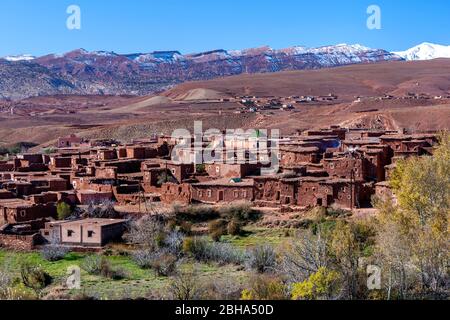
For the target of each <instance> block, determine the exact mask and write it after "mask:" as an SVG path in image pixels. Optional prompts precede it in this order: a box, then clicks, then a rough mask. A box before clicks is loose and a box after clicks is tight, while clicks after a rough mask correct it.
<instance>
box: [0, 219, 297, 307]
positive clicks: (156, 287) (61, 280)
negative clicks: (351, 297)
mask: <svg viewBox="0 0 450 320" xmlns="http://www.w3.org/2000/svg"><path fill="white" fill-rule="evenodd" d="M289 239H290V237H288V235H287V234H286V232H285V231H283V230H280V229H264V228H255V227H248V228H246V229H245V235H244V236H223V237H222V242H228V243H231V244H232V245H234V246H236V247H238V248H246V247H251V246H255V245H261V244H266V243H267V244H272V245H278V244H282V243H284V242H286V241H288V240H289ZM111 251H112V253H111V254H110V255H105V258H106V259H108V261H109V262H110V263H111V266H112V267H113V268H121V269H122V270H124V271H125V273H126V277H125V278H124V279H121V280H112V279H109V278H105V277H102V276H97V275H91V274H88V273H87V272H86V271H84V270H81V290H70V291H67V292H66V293H68V294H69V295H73V296H75V295H85V296H91V297H95V298H96V299H119V298H124V297H127V298H139V297H148V296H152V295H153V293H158V296H165V295H167V287H168V286H169V285H170V282H171V280H172V279H171V278H170V277H158V276H156V275H155V273H154V272H153V270H151V269H142V268H140V267H139V266H138V265H136V264H135V263H134V261H133V260H132V259H131V257H130V256H129V255H127V254H126V251H124V250H114V247H113V250H111ZM119 251H120V253H118V252H119ZM87 255H88V254H81V253H68V254H67V255H66V256H65V257H64V259H62V260H60V261H56V262H49V261H47V260H45V259H43V258H42V257H41V254H40V252H28V253H23V252H13V251H6V250H0V268H5V269H6V270H8V271H9V272H11V273H12V274H13V275H14V277H17V279H19V278H20V265H21V264H22V263H24V262H29V263H32V264H35V265H39V266H41V267H42V269H43V270H45V271H46V272H47V273H48V274H49V275H51V276H52V278H53V282H52V284H51V285H50V287H48V288H46V289H45V292H48V291H50V290H51V289H52V288H57V287H59V288H61V287H62V286H63V285H64V284H65V281H66V277H67V274H66V273H67V270H68V268H69V267H70V266H81V264H82V261H83V259H85V258H86V256H87ZM190 269H194V270H196V272H197V274H198V275H199V277H200V278H201V279H202V281H204V282H208V281H209V282H211V281H220V280H230V279H232V280H233V281H234V282H235V283H244V282H245V281H246V280H247V279H248V275H249V274H248V273H247V271H246V270H244V269H243V268H242V267H241V266H235V265H227V266H219V265H217V264H215V263H208V264H206V263H198V262H196V261H193V260H192V259H188V258H185V259H183V260H182V261H181V262H180V265H179V270H181V271H183V270H190ZM45 292H44V294H45Z"/></svg>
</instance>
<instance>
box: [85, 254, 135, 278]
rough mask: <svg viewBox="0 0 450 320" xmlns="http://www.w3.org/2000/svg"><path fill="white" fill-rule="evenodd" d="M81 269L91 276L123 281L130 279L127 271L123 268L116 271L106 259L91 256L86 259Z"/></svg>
mask: <svg viewBox="0 0 450 320" xmlns="http://www.w3.org/2000/svg"><path fill="white" fill-rule="evenodd" d="M81 268H82V269H83V270H84V271H86V272H87V273H89V274H92V275H96V276H102V277H105V278H110V279H113V280H121V279H124V278H127V277H128V274H127V272H126V270H124V269H122V268H116V269H114V268H113V267H112V266H111V263H110V262H109V261H108V259H106V258H105V257H101V256H98V255H90V256H87V257H86V258H84V260H83V262H82V263H81Z"/></svg>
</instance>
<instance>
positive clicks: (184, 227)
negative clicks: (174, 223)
mask: <svg viewBox="0 0 450 320" xmlns="http://www.w3.org/2000/svg"><path fill="white" fill-rule="evenodd" d="M180 231H181V232H183V233H184V234H185V235H190V234H191V232H192V223H190V222H188V221H182V222H181V223H180Z"/></svg>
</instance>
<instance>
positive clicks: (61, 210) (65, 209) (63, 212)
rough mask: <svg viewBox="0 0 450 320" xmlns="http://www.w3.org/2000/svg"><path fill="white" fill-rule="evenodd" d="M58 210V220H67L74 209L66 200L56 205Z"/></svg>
mask: <svg viewBox="0 0 450 320" xmlns="http://www.w3.org/2000/svg"><path fill="white" fill-rule="evenodd" d="M56 212H57V214H58V220H65V219H67V218H68V217H70V215H71V214H72V209H71V208H70V206H69V205H68V204H67V203H65V202H60V203H58V205H57V206H56Z"/></svg>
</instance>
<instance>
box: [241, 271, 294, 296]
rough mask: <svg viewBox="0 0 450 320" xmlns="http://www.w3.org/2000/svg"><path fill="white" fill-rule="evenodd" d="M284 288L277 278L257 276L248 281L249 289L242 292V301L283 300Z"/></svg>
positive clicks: (285, 294) (285, 289) (286, 294)
mask: <svg viewBox="0 0 450 320" xmlns="http://www.w3.org/2000/svg"><path fill="white" fill-rule="evenodd" d="M287 298H288V293H287V288H286V286H285V285H284V284H283V283H282V282H281V281H280V280H279V279H277V278H274V277H271V276H267V275H259V276H254V277H252V278H251V279H250V288H248V289H245V290H243V291H242V294H241V299H242V300H285V299H287Z"/></svg>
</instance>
